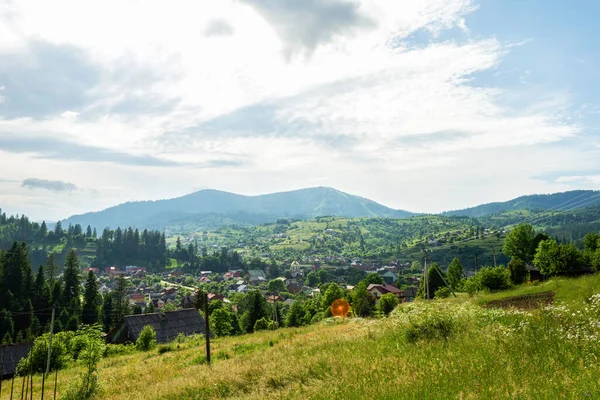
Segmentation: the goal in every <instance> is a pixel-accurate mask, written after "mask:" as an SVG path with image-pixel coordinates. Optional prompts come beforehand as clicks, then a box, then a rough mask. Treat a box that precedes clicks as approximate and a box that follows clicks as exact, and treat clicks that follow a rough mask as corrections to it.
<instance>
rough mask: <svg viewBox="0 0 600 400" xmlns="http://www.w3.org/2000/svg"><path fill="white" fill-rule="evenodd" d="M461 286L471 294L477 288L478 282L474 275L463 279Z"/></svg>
mask: <svg viewBox="0 0 600 400" xmlns="http://www.w3.org/2000/svg"><path fill="white" fill-rule="evenodd" d="M461 286H462V288H463V290H464V291H465V292H467V294H468V295H469V296H473V295H474V294H475V293H476V292H477V291H478V290H479V282H478V281H477V278H476V277H474V276H473V277H471V278H468V279H463V280H462V284H461Z"/></svg>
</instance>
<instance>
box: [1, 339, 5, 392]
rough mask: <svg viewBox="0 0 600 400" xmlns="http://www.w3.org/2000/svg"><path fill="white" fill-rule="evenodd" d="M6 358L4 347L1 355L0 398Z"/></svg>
mask: <svg viewBox="0 0 600 400" xmlns="http://www.w3.org/2000/svg"><path fill="white" fill-rule="evenodd" d="M5 358H6V347H5V348H4V353H3V354H2V371H1V372H0V396H2V377H3V376H4V359H5Z"/></svg>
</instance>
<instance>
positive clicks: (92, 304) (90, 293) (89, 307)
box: [81, 271, 100, 324]
mask: <svg viewBox="0 0 600 400" xmlns="http://www.w3.org/2000/svg"><path fill="white" fill-rule="evenodd" d="M99 299H100V293H99V292H98V280H97V279H96V275H94V273H93V272H92V271H89V272H88V276H87V280H86V282H85V287H84V294H83V312H82V315H81V321H82V322H83V323H84V324H95V323H96V322H98V301H99Z"/></svg>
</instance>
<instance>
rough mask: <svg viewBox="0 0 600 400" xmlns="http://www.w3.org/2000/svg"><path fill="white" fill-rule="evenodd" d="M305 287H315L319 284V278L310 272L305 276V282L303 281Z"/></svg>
mask: <svg viewBox="0 0 600 400" xmlns="http://www.w3.org/2000/svg"><path fill="white" fill-rule="evenodd" d="M304 283H305V284H306V286H311V287H312V286H316V285H317V284H318V283H319V276H318V275H317V273H316V272H314V271H311V272H309V273H308V275H306V280H305V281H304Z"/></svg>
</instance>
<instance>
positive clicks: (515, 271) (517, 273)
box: [507, 258, 528, 285]
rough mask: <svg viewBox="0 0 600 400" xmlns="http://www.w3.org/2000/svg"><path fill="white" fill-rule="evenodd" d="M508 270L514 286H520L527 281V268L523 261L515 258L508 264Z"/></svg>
mask: <svg viewBox="0 0 600 400" xmlns="http://www.w3.org/2000/svg"><path fill="white" fill-rule="evenodd" d="M507 269H508V273H509V274H510V281H511V282H512V284H513V285H520V284H521V283H523V282H525V280H526V279H527V273H528V272H527V266H526V265H525V262H524V261H523V260H520V259H518V258H513V259H512V260H510V262H509V263H508V266H507Z"/></svg>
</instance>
